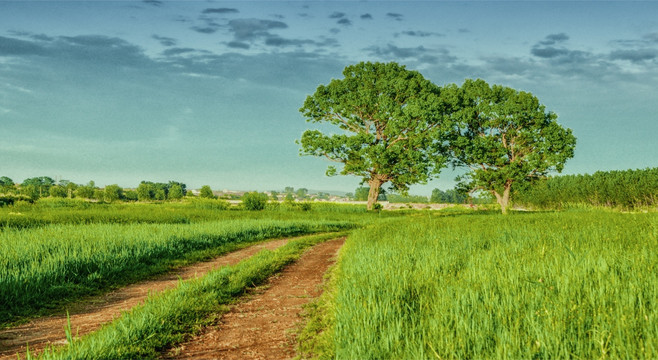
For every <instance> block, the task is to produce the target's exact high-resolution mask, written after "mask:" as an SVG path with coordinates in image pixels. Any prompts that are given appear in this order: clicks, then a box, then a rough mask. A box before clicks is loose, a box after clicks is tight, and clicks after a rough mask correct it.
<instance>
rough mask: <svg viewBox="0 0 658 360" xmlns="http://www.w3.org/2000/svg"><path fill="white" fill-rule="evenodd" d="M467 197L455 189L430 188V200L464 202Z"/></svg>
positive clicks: (433, 201)
mask: <svg viewBox="0 0 658 360" xmlns="http://www.w3.org/2000/svg"><path fill="white" fill-rule="evenodd" d="M467 198H468V197H467V196H466V195H465V194H463V193H462V192H460V191H458V190H455V189H449V190H446V191H442V190H441V189H434V190H432V196H431V197H430V202H432V203H440V204H463V203H465V202H466V199H467Z"/></svg>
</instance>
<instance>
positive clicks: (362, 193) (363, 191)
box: [354, 186, 370, 201]
mask: <svg viewBox="0 0 658 360" xmlns="http://www.w3.org/2000/svg"><path fill="white" fill-rule="evenodd" d="M369 193H370V188H367V187H365V186H359V187H358V188H356V190H354V200H356V201H367V200H368V194H369Z"/></svg>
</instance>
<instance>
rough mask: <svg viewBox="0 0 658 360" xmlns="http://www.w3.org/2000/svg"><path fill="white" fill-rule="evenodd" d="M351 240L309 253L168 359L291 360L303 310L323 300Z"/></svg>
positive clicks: (327, 244)
mask: <svg viewBox="0 0 658 360" xmlns="http://www.w3.org/2000/svg"><path fill="white" fill-rule="evenodd" d="M344 241H345V238H338V239H334V240H329V241H327V242H324V243H321V244H318V245H315V246H314V247H312V248H311V249H309V250H308V251H307V252H306V253H304V254H303V255H302V257H301V258H300V259H299V260H298V261H297V262H295V263H293V264H291V265H289V266H287V267H286V268H285V269H284V270H283V271H282V272H281V273H279V274H277V275H275V276H273V277H271V278H270V279H269V280H268V283H267V285H266V286H262V287H259V288H256V289H254V290H252V291H251V293H250V295H248V297H247V298H248V299H247V300H246V301H244V302H240V303H238V304H237V305H235V306H234V307H233V308H232V309H231V310H230V311H229V312H228V313H226V314H224V315H223V316H222V317H221V318H220V319H219V320H218V321H217V322H216V323H215V324H213V325H211V326H209V327H207V328H206V329H204V330H203V331H202V333H201V334H200V335H198V336H196V337H194V338H192V339H191V340H190V341H188V342H186V343H183V344H181V345H179V346H177V347H175V348H173V349H170V350H169V351H167V353H166V354H163V357H164V358H165V359H290V358H293V357H294V356H295V355H296V354H295V337H294V334H292V333H291V331H292V330H294V329H296V328H297V326H298V324H299V321H300V320H301V318H300V313H301V311H302V306H303V305H304V304H306V303H308V302H309V301H310V300H311V299H312V298H315V297H317V296H319V295H320V293H321V289H320V285H321V284H322V280H323V276H324V274H325V272H326V271H327V269H328V268H329V266H330V265H331V264H333V263H334V261H335V257H336V254H337V252H338V250H339V249H340V247H341V246H342V245H343V243H344Z"/></svg>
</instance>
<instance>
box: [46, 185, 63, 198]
mask: <svg viewBox="0 0 658 360" xmlns="http://www.w3.org/2000/svg"><path fill="white" fill-rule="evenodd" d="M48 192H49V193H50V196H52V197H59V198H65V197H66V196H67V195H68V191H67V190H66V188H65V187H63V186H61V185H54V186H51V187H50V190H48Z"/></svg>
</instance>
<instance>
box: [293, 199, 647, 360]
mask: <svg viewBox="0 0 658 360" xmlns="http://www.w3.org/2000/svg"><path fill="white" fill-rule="evenodd" d="M336 271H337V272H336V276H337V280H336V285H335V291H334V292H333V294H332V295H330V296H329V297H328V299H329V301H328V303H327V304H323V305H321V308H323V309H325V311H324V312H325V314H326V315H325V316H326V317H327V319H326V321H325V324H326V327H325V328H324V329H315V330H313V332H315V333H320V334H322V336H321V337H320V339H321V342H319V343H318V344H316V345H310V346H309V347H308V348H310V349H311V350H309V351H310V352H312V351H315V353H312V354H311V355H309V356H308V357H311V356H315V357H319V358H338V359H393V358H395V359H427V358H448V359H455V358H460V359H464V358H466V359H481V358H487V359H490V358H495V359H496V358H499V359H507V358H513V359H555V358H587V359H590V358H637V359H651V358H656V357H658V343H656V341H655V339H658V301H657V300H656V299H658V214H656V213H648V214H641V213H640V214H624V213H613V212H601V211H589V212H585V211H578V212H565V213H541V214H531V213H528V214H522V213H517V214H513V215H511V216H507V217H504V216H500V215H469V216H457V217H445V216H444V217H431V216H427V217H409V218H407V219H405V220H404V221H398V220H394V221H388V222H385V223H381V224H380V225H377V226H374V227H371V228H366V229H361V230H356V231H355V232H353V233H352V235H350V237H349V238H348V241H347V242H346V244H345V245H344V247H343V249H342V251H341V258H340V261H339V263H338V269H337V270H336ZM319 316H322V315H319ZM323 321H324V320H323ZM316 324H317V322H316ZM326 334H329V336H327V337H325V335H326ZM305 346H306V345H305ZM313 346H315V349H316V350H313Z"/></svg>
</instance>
